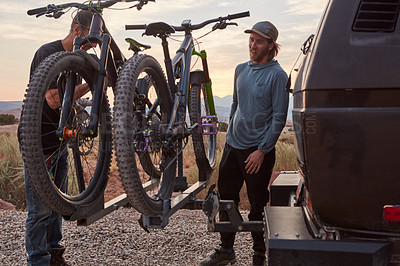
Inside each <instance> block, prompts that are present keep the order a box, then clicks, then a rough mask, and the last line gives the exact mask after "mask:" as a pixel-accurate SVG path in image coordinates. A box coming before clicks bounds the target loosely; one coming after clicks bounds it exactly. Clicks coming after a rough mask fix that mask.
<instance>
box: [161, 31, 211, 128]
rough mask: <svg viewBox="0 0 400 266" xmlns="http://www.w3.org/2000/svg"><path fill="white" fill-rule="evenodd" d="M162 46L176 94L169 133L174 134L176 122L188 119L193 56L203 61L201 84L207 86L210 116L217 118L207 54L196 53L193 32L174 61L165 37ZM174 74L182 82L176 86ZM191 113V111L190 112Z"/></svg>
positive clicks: (187, 33)
mask: <svg viewBox="0 0 400 266" xmlns="http://www.w3.org/2000/svg"><path fill="white" fill-rule="evenodd" d="M161 39H162V46H163V50H164V56H165V67H166V69H167V79H168V84H169V86H170V91H171V93H172V94H174V105H173V107H172V112H171V117H170V120H169V124H168V128H167V132H172V128H173V126H174V123H175V122H182V121H184V119H185V118H186V105H187V99H188V93H189V88H190V82H191V80H190V76H191V75H190V74H191V71H190V67H191V62H192V61H191V60H192V56H193V55H196V56H199V57H200V58H201V59H202V67H203V71H202V73H203V76H202V77H200V79H201V83H203V84H204V85H205V95H204V96H205V97H207V102H208V107H209V108H210V110H209V111H210V115H211V116H215V115H216V113H215V106H214V100H213V94H212V88H211V79H210V76H209V71H208V64H207V54H206V52H205V51H204V50H203V51H201V52H196V51H195V48H194V41H193V36H192V33H191V32H186V34H185V39H184V40H183V42H182V44H181V46H180V47H179V49H178V51H177V52H176V54H175V56H174V58H173V59H172V61H171V60H170V59H169V50H168V42H167V40H166V36H165V37H161ZM174 74H179V77H180V80H179V82H178V84H177V87H176V85H175V76H174ZM189 112H190V110H189Z"/></svg>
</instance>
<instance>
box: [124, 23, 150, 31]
mask: <svg viewBox="0 0 400 266" xmlns="http://www.w3.org/2000/svg"><path fill="white" fill-rule="evenodd" d="M146 27H147V25H146V24H142V25H125V30H145V29H146Z"/></svg>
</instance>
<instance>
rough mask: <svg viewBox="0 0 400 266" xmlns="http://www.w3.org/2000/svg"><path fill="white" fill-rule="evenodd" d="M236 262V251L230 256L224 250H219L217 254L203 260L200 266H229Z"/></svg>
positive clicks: (216, 251) (216, 250)
mask: <svg viewBox="0 0 400 266" xmlns="http://www.w3.org/2000/svg"><path fill="white" fill-rule="evenodd" d="M235 262H236V255H235V251H233V253H231V254H228V252H226V251H225V249H224V248H222V247H221V248H219V249H215V252H214V253H213V254H211V256H210V257H209V258H208V259H206V260H203V261H202V262H201V263H200V266H206V265H228V264H234V263H235Z"/></svg>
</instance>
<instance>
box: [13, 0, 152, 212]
mask: <svg viewBox="0 0 400 266" xmlns="http://www.w3.org/2000/svg"><path fill="white" fill-rule="evenodd" d="M132 1H133V0H131V1H128V0H125V1H119V0H109V1H98V2H96V3H92V2H89V3H88V4H81V3H67V4H61V5H48V6H47V7H41V8H37V9H33V10H29V11H28V15H36V17H39V16H42V15H45V16H47V17H54V18H59V17H60V16H61V15H63V14H64V13H66V11H65V10H67V11H68V10H70V9H71V8H77V9H80V10H88V11H91V12H92V13H93V16H92V22H91V26H90V31H89V35H87V36H84V37H76V38H75V40H74V44H73V52H67V51H64V52H57V53H54V54H52V55H50V56H49V57H47V58H46V59H45V60H43V61H42V63H41V64H40V65H39V66H38V67H37V68H36V70H35V72H34V74H33V75H32V77H31V79H30V82H29V87H28V89H27V93H26V98H25V100H24V105H23V112H22V118H21V151H22V155H23V158H24V163H25V167H26V171H27V172H28V174H29V177H30V182H31V183H32V185H33V187H34V188H35V190H36V192H37V194H38V196H39V197H40V198H41V200H42V201H43V202H44V203H45V204H46V205H47V206H48V207H49V208H50V209H52V210H53V211H55V212H58V213H60V214H61V215H63V216H64V217H66V218H68V217H70V216H71V215H73V214H74V213H75V212H76V210H77V208H78V207H81V206H90V205H91V204H93V203H94V202H99V201H103V192H104V189H105V187H106V185H107V180H108V172H109V168H110V161H111V151H112V135H111V134H112V130H111V115H110V107H109V103H108V100H107V97H106V90H107V87H113V88H114V87H115V83H116V80H117V77H118V69H119V68H120V67H121V66H122V64H123V63H124V62H125V61H126V59H125V57H124V56H123V54H122V53H121V51H120V49H119V48H118V46H117V45H116V43H115V41H114V40H113V39H112V37H111V35H110V33H109V32H108V30H107V28H106V26H105V23H104V20H103V17H102V11H103V9H105V8H109V7H111V6H112V5H114V4H116V3H117V2H132ZM149 1H150V0H149ZM135 2H137V3H136V4H135V5H133V6H131V7H129V8H134V7H135V8H137V9H138V10H140V9H141V8H142V7H143V6H144V5H145V4H147V3H148V1H147V0H137V1H136V0H135ZM153 2H154V0H153ZM82 32H83V31H82ZM87 44H98V45H99V47H100V53H99V55H98V56H97V55H92V54H88V53H87V52H86V51H84V50H83V49H81V48H82V47H83V46H84V45H87ZM135 45H136V48H138V49H139V48H140V47H138V45H139V46H140V44H139V43H136V44H135ZM139 50H140V49H139ZM84 83H87V84H88V86H89V88H90V93H89V94H90V95H89V96H88V99H75V100H74V90H75V86H77V85H79V84H84ZM55 87H57V88H58V97H59V99H60V102H61V103H62V104H61V107H60V108H56V109H54V110H53V111H52V112H51V113H49V115H46V116H49V117H50V116H53V115H54V116H55V117H56V118H55V119H50V118H49V117H46V116H45V115H43V116H42V113H43V112H42V110H43V106H44V102H45V100H46V96H45V95H46V92H47V91H48V90H49V89H51V88H55ZM55 97H56V96H55ZM57 117H59V120H58V118H57ZM54 121H57V122H54ZM44 127H47V128H49V127H50V128H51V130H52V131H51V133H55V134H56V136H57V137H58V138H59V140H60V141H59V142H58V143H57V144H56V145H54V147H51V148H52V149H51V153H50V154H46V155H45V154H44V152H43V149H42V147H43V145H42V141H43V140H44V139H46V138H48V136H47V135H44V134H43V133H42V129H43V128H44ZM47 131H48V130H46V132H47ZM43 132H44V130H43ZM65 150H67V151H68V160H67V164H68V165H67V167H68V175H67V176H66V177H65V178H64V179H63V180H62V181H61V183H59V184H56V183H55V181H54V180H53V178H54V176H56V174H57V170H58V168H60V167H61V166H59V165H58V164H57V162H52V161H51V158H52V157H54V156H53V155H57V154H61V153H63V154H65ZM65 183H67V184H68V188H67V190H66V191H62V190H61V189H59V187H62V186H65V185H64V184H65ZM89 210H90V208H89Z"/></svg>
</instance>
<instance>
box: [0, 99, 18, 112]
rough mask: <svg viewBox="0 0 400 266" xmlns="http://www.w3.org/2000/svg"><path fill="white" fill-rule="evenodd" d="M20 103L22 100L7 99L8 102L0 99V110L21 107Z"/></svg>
mask: <svg viewBox="0 0 400 266" xmlns="http://www.w3.org/2000/svg"><path fill="white" fill-rule="evenodd" d="M22 104H23V102H22V101H9V102H2V101H0V112H2V111H9V110H13V109H18V108H21V107H22Z"/></svg>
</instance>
